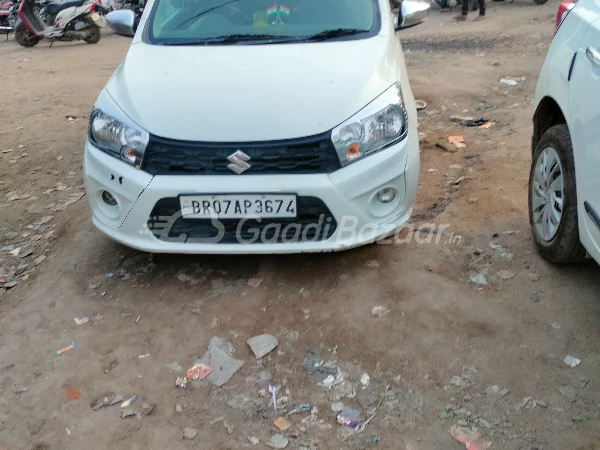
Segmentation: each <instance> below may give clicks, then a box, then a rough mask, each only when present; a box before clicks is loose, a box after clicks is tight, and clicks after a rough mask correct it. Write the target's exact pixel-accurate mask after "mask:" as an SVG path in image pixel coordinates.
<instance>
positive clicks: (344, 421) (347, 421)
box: [337, 408, 360, 428]
mask: <svg viewBox="0 0 600 450" xmlns="http://www.w3.org/2000/svg"><path fill="white" fill-rule="evenodd" d="M359 417H360V411H358V410H356V409H353V408H344V409H343V410H342V411H341V412H340V413H339V414H338V416H337V423H339V424H340V425H344V426H347V427H349V428H356V426H357V425H358V418H359Z"/></svg>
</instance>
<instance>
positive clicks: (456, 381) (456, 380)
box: [450, 375, 462, 387]
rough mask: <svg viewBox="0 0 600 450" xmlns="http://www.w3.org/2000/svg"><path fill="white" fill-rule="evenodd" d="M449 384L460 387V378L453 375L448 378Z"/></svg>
mask: <svg viewBox="0 0 600 450" xmlns="http://www.w3.org/2000/svg"><path fill="white" fill-rule="evenodd" d="M450 384H453V385H454V386H456V387H460V386H461V385H462V378H461V377H459V376H457V375H453V376H452V378H451V379H450Z"/></svg>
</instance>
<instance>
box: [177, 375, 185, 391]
mask: <svg viewBox="0 0 600 450" xmlns="http://www.w3.org/2000/svg"><path fill="white" fill-rule="evenodd" d="M175 387H178V388H181V389H185V388H186V387H187V377H177V379H176V380H175Z"/></svg>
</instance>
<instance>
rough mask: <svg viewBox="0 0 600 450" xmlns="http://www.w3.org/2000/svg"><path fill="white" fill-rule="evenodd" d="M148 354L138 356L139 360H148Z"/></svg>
mask: <svg viewBox="0 0 600 450" xmlns="http://www.w3.org/2000/svg"><path fill="white" fill-rule="evenodd" d="M150 356H151V355H150V353H145V354H143V355H140V356H138V358H139V359H144V358H150Z"/></svg>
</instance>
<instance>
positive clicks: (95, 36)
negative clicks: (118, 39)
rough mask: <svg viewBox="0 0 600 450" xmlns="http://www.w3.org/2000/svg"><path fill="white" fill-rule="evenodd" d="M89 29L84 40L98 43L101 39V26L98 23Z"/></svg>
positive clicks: (89, 42)
mask: <svg viewBox="0 0 600 450" xmlns="http://www.w3.org/2000/svg"><path fill="white" fill-rule="evenodd" d="M87 30H88V33H87V37H86V38H85V39H84V41H85V42H87V43H88V44H97V43H98V41H99V40H100V27H99V26H98V25H90V26H89V27H88V29H87Z"/></svg>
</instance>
